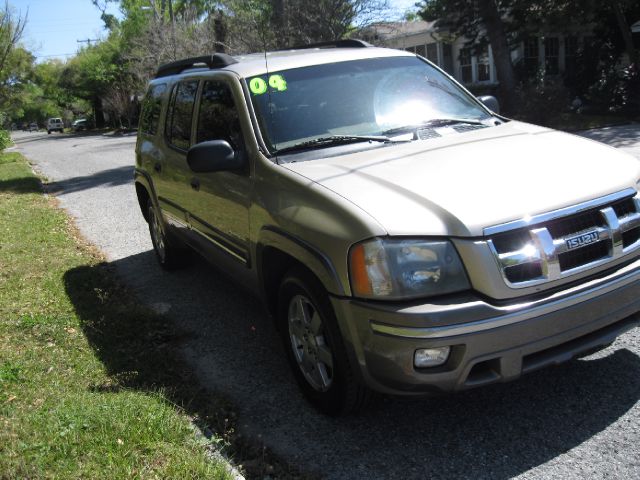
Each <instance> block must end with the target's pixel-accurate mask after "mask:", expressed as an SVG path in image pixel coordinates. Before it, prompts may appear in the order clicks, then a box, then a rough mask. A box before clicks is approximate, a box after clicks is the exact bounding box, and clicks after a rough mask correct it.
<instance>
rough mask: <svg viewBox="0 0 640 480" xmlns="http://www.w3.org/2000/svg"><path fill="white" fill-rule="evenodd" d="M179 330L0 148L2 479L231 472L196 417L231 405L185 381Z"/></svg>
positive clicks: (223, 475)
mask: <svg viewBox="0 0 640 480" xmlns="http://www.w3.org/2000/svg"><path fill="white" fill-rule="evenodd" d="M179 340H180V336H179V333H178V332H175V331H174V330H173V329H172V328H171V326H170V324H169V322H168V321H167V320H166V319H164V318H163V317H161V316H158V315H155V314H153V313H151V312H149V311H148V310H146V309H145V308H143V307H141V306H139V305H138V304H137V303H136V301H135V299H134V298H132V297H131V296H130V295H129V294H128V293H127V292H126V290H124V289H123V288H122V287H120V286H119V285H118V283H117V282H116V281H115V280H114V275H113V274H112V272H111V271H110V269H109V267H108V265H106V264H104V263H102V262H101V259H100V257H99V255H96V254H95V253H94V252H93V251H92V249H91V248H90V247H89V246H88V245H86V244H84V243H83V242H82V241H81V240H80V239H79V238H77V236H76V235H75V231H74V228H73V226H72V225H71V224H70V222H69V220H68V218H67V216H66V215H65V214H64V212H62V211H61V210H59V209H57V208H56V207H55V205H53V200H52V199H50V198H48V197H46V196H44V195H42V192H41V189H40V184H39V181H38V179H37V178H36V177H35V176H34V175H33V173H32V172H31V169H30V167H29V166H28V164H27V163H26V162H25V161H24V159H23V158H22V157H21V156H20V155H19V154H17V153H5V154H0V478H2V479H10V478H109V479H113V478H226V477H227V476H228V475H227V474H226V472H225V469H224V466H223V465H222V464H219V463H216V462H214V461H213V460H211V458H210V456H209V455H208V449H210V448H211V447H212V445H215V444H218V443H220V444H224V442H225V441H224V440H223V439H220V438H215V437H214V438H213V439H211V440H205V439H204V438H203V437H202V436H198V435H196V433H195V431H194V428H193V426H192V420H194V421H195V422H211V420H210V419H209V418H208V416H207V415H208V414H207V412H208V411H209V410H208V409H213V410H215V411H216V412H221V413H219V415H221V416H222V417H228V416H230V414H229V413H228V407H227V406H226V405H224V404H222V405H221V404H220V403H219V400H215V399H212V398H210V397H209V396H208V395H207V394H206V393H202V392H200V390H199V388H198V387H197V386H194V387H188V386H185V385H197V384H196V382H194V381H193V379H192V378H189V376H188V373H185V372H188V370H187V369H185V368H184V367H183V366H182V364H181V361H180V359H179V358H177V357H176V354H175V353H173V351H174V350H175V349H172V348H171V346H172V345H173V344H174V343H176V342H179ZM214 420H215V419H214ZM225 421H226V418H225ZM214 423H215V421H214ZM220 431H223V429H220Z"/></svg>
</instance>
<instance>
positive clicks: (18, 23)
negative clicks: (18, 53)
mask: <svg viewBox="0 0 640 480" xmlns="http://www.w3.org/2000/svg"><path fill="white" fill-rule="evenodd" d="M28 13H29V12H28V11H27V14H25V16H24V17H22V16H20V15H19V14H18V15H16V14H15V13H14V12H13V11H12V10H11V8H10V7H9V1H8V0H5V2H4V8H3V9H2V10H0V72H2V71H4V70H5V66H6V63H7V61H8V59H9V56H10V55H11V52H12V51H13V49H14V48H16V46H17V45H18V42H20V39H21V38H22V34H23V33H24V28H25V27H26V25H27V16H28Z"/></svg>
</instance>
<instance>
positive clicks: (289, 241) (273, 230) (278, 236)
mask: <svg viewBox="0 0 640 480" xmlns="http://www.w3.org/2000/svg"><path fill="white" fill-rule="evenodd" d="M265 247H272V248H275V249H277V250H280V251H281V252H283V253H285V254H287V255H289V256H291V257H293V258H295V259H296V260H297V261H299V262H300V263H301V264H303V265H304V266H306V267H307V268H308V269H309V270H311V272H312V273H313V274H314V275H315V276H316V277H317V278H318V279H319V280H320V282H321V283H322V285H323V286H324V287H325V289H326V290H327V292H329V293H330V294H333V295H338V296H345V295H349V285H348V283H347V285H346V288H345V285H344V283H343V282H342V281H341V279H340V277H339V276H338V272H337V271H336V269H335V267H334V266H333V263H332V262H331V260H330V259H329V258H328V257H327V256H326V255H325V254H323V253H322V252H320V251H319V250H318V249H317V248H315V247H314V246H312V245H310V244H309V243H307V242H305V241H304V240H302V239H301V238H298V237H296V236H294V235H291V234H290V233H287V232H285V231H284V230H281V229H280V228H278V227H275V226H266V227H263V228H262V230H261V231H260V235H259V237H258V242H257V247H256V260H257V268H258V278H259V281H260V285H264V282H263V280H264V273H263V272H262V251H263V249H264V248H265Z"/></svg>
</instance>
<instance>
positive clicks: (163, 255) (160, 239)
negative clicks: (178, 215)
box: [147, 199, 190, 271]
mask: <svg viewBox="0 0 640 480" xmlns="http://www.w3.org/2000/svg"><path fill="white" fill-rule="evenodd" d="M147 212H148V222H149V234H150V235H151V243H152V244H153V251H154V252H155V254H156V258H157V259H158V263H159V264H160V266H161V267H162V268H164V269H165V270H167V271H173V270H177V269H179V268H183V267H185V266H186V265H188V264H189V261H190V255H189V253H190V252H189V251H188V250H187V249H186V248H180V247H178V246H176V244H175V241H174V240H172V239H171V238H169V236H168V235H167V233H166V227H165V225H164V222H163V220H162V216H161V215H160V213H159V212H158V211H157V209H156V207H155V206H154V205H153V202H152V201H151V199H149V201H148V202H147Z"/></svg>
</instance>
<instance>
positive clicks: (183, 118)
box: [166, 80, 198, 150]
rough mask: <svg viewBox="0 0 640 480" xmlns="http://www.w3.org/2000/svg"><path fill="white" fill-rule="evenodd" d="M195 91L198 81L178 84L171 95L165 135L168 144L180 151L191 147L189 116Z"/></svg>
mask: <svg viewBox="0 0 640 480" xmlns="http://www.w3.org/2000/svg"><path fill="white" fill-rule="evenodd" d="M197 91H198V81H197V80H193V81H188V82H180V83H178V85H176V87H175V88H174V91H173V92H172V94H171V104H170V105H169V112H170V115H168V116H167V129H166V135H167V139H168V140H169V143H170V144H171V145H173V146H174V147H176V148H179V149H181V150H188V149H189V147H190V146H191V115H192V114H193V105H194V103H195V98H196V92H197Z"/></svg>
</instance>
